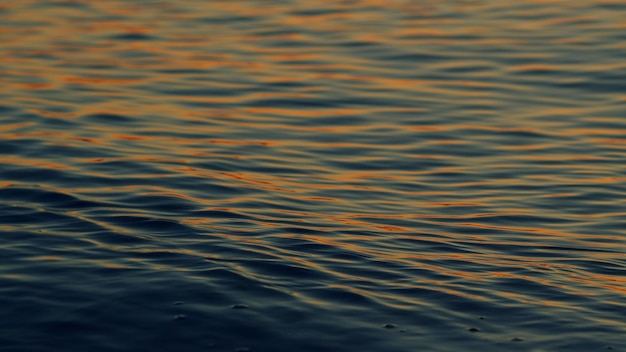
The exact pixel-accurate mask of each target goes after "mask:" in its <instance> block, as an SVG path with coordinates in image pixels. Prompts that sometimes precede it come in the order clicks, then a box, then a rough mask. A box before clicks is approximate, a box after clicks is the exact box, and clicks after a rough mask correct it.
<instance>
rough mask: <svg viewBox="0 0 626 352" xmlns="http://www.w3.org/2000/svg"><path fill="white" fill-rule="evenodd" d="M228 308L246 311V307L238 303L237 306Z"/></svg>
mask: <svg viewBox="0 0 626 352" xmlns="http://www.w3.org/2000/svg"><path fill="white" fill-rule="evenodd" d="M230 308H232V309H247V308H248V305H247V304H242V303H239V304H233V305H232V306H230Z"/></svg>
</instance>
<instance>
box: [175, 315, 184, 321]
mask: <svg viewBox="0 0 626 352" xmlns="http://www.w3.org/2000/svg"><path fill="white" fill-rule="evenodd" d="M174 319H175V320H183V319H187V316H186V315H185V314H176V315H175V316H174Z"/></svg>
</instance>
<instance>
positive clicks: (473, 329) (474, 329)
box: [467, 328, 480, 332]
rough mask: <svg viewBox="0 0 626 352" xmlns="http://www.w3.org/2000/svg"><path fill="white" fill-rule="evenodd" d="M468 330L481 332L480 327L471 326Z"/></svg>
mask: <svg viewBox="0 0 626 352" xmlns="http://www.w3.org/2000/svg"><path fill="white" fill-rule="evenodd" d="M467 331H470V332H479V331H480V329H479V328H469V329H467Z"/></svg>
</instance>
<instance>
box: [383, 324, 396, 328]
mask: <svg viewBox="0 0 626 352" xmlns="http://www.w3.org/2000/svg"><path fill="white" fill-rule="evenodd" d="M383 327H384V328H385V329H395V328H396V325H395V324H385V325H383Z"/></svg>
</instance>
